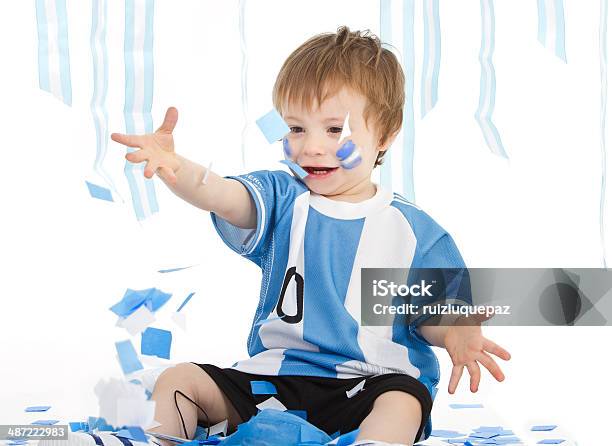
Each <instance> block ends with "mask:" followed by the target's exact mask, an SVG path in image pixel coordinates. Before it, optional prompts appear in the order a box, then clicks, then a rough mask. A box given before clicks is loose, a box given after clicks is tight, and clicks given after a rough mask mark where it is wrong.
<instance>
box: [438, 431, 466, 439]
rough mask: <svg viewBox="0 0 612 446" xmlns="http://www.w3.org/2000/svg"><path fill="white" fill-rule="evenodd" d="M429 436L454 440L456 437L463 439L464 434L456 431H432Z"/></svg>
mask: <svg viewBox="0 0 612 446" xmlns="http://www.w3.org/2000/svg"><path fill="white" fill-rule="evenodd" d="M431 436H432V437H445V438H456V437H465V434H462V433H460V432H457V431H452V430H445V429H432V431H431Z"/></svg>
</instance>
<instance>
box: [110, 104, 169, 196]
mask: <svg viewBox="0 0 612 446" xmlns="http://www.w3.org/2000/svg"><path fill="white" fill-rule="evenodd" d="M177 120H178V110H177V109H176V108H175V107H169V108H168V110H167V111H166V117H165V118H164V122H163V123H162V125H161V126H160V127H159V128H158V129H157V131H155V133H147V134H146V135H124V134H122V133H112V134H111V139H112V140H113V141H115V142H118V143H120V144H124V145H126V146H129V147H139V148H140V150H137V151H135V152H131V153H128V154H126V155H125V159H127V160H128V161H130V162H132V163H140V162H142V161H147V164H146V166H145V169H144V176H145V177H147V178H151V177H152V176H153V175H154V174H155V173H156V172H158V173H159V176H160V177H162V178H163V179H164V180H166V181H168V182H169V183H170V184H176V181H177V180H176V175H175V172H176V171H177V170H178V168H179V167H180V163H179V160H178V158H177V157H176V154H175V153H174V138H173V137H172V131H173V130H174V127H175V126H176V122H177Z"/></svg>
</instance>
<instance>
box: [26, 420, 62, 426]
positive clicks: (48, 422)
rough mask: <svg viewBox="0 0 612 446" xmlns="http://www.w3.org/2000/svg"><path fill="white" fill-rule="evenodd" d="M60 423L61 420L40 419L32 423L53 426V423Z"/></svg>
mask: <svg viewBox="0 0 612 446" xmlns="http://www.w3.org/2000/svg"><path fill="white" fill-rule="evenodd" d="M57 423H59V420H38V421H34V422H33V423H30V424H42V425H44V426H51V425H53V424H57Z"/></svg>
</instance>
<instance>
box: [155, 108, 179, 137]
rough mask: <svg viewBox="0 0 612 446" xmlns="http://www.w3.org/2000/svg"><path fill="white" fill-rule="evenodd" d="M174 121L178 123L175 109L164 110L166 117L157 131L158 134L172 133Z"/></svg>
mask: <svg viewBox="0 0 612 446" xmlns="http://www.w3.org/2000/svg"><path fill="white" fill-rule="evenodd" d="M176 121H178V110H177V109H176V108H175V107H168V110H166V116H165V117H164V122H162V125H160V126H159V128H158V129H157V131H158V132H162V133H172V132H173V131H174V127H175V126H176Z"/></svg>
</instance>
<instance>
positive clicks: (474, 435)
mask: <svg viewBox="0 0 612 446" xmlns="http://www.w3.org/2000/svg"><path fill="white" fill-rule="evenodd" d="M498 435H499V432H497V431H489V432H474V433H472V434H470V437H472V438H475V439H480V438H485V439H488V438H493V437H497V436H498Z"/></svg>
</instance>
